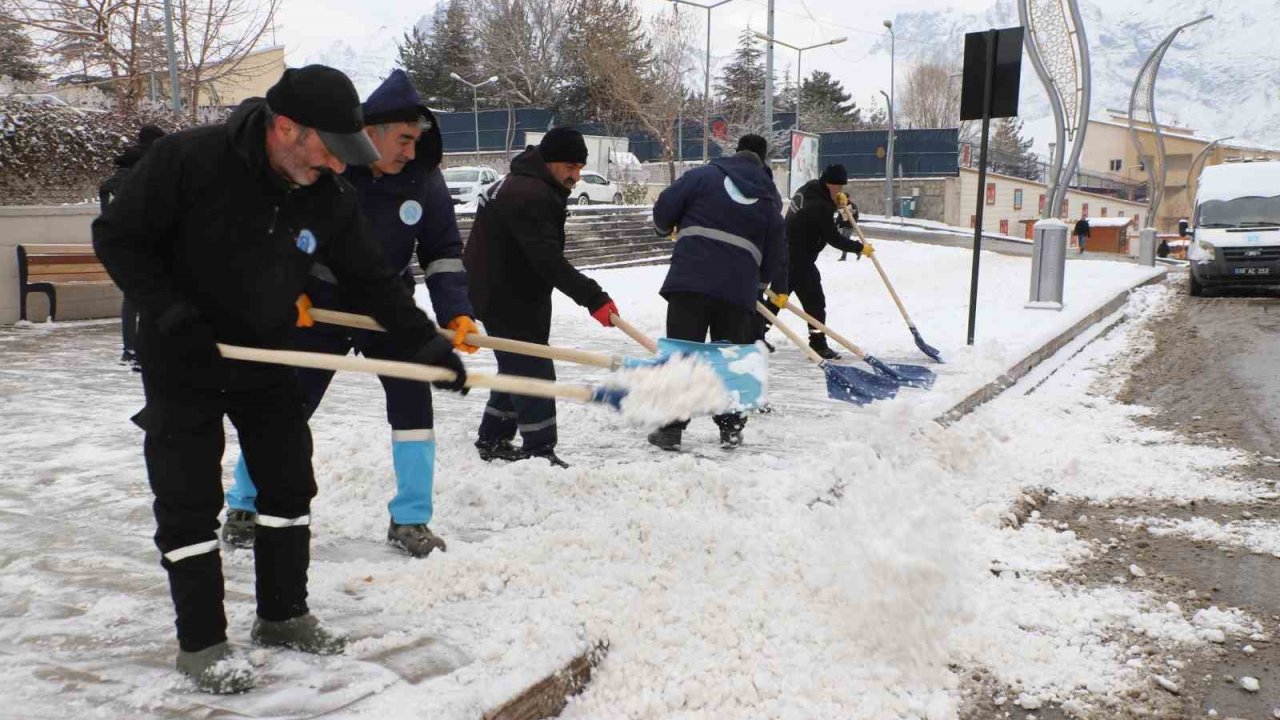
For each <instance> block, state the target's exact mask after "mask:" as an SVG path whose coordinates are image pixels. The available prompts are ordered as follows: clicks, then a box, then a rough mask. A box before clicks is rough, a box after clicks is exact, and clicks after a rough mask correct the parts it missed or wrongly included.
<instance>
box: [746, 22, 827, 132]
mask: <svg viewBox="0 0 1280 720" xmlns="http://www.w3.org/2000/svg"><path fill="white" fill-rule="evenodd" d="M754 34H755V36H756V37H758V38H760V39H761V40H764V41H766V42H776V43H778V44H779V45H781V46H782V47H785V48H791V49H792V50H795V51H796V124H795V129H796V130H799V129H800V101H801V100H802V99H803V95H804V93H803V92H802V90H803V89H804V75H803V74H802V73H801V72H800V64H801V63H802V62H803V61H804V53H805V51H806V50H813V49H814V48H820V47H825V46H827V45H839V44H840V43H842V42H845V41H846V40H848V39H849V38H847V37H838V38H836V39H835V40H828V41H826V42H820V43H817V44H814V45H807V46H805V47H799V46H796V45H791V44H788V43H784V42H782V41H781V40H778V39H776V38H773V37H771V36H769V35H765V34H764V33H762V32H757V33H754Z"/></svg>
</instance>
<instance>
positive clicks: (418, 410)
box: [223, 70, 477, 557]
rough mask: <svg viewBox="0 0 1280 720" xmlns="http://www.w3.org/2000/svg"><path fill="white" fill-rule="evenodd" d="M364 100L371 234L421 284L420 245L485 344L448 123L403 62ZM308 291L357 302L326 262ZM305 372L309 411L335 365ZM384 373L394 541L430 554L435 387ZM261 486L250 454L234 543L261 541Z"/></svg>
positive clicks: (324, 330)
mask: <svg viewBox="0 0 1280 720" xmlns="http://www.w3.org/2000/svg"><path fill="white" fill-rule="evenodd" d="M361 108H362V110H363V112H364V124H365V133H366V134H367V135H368V136H369V139H370V140H371V141H373V144H374V147H376V148H377V149H378V151H379V154H380V155H381V158H380V159H379V160H378V161H377V162H375V163H373V164H372V165H368V166H351V167H348V168H347V170H346V172H345V173H343V177H344V178H345V179H346V180H347V181H348V182H350V183H351V184H352V185H354V186H355V188H356V192H357V197H358V201H359V205H360V209H361V211H362V213H363V215H364V217H365V219H366V221H367V224H368V227H369V230H370V235H371V236H372V237H374V238H376V239H377V240H378V241H380V244H381V247H382V254H383V256H384V259H385V261H386V263H387V264H388V265H389V266H390V268H391V269H392V270H393V271H395V272H396V273H398V274H399V275H400V277H401V279H402V281H403V282H404V283H405V285H406V286H407V287H408V288H409V290H410V291H411V292H412V289H413V288H414V277H413V272H412V269H411V267H410V266H411V264H412V262H413V258H414V253H415V251H416V253H417V258H418V264H419V265H420V266H421V267H422V270H423V273H424V275H425V282H426V285H427V290H428V291H429V293H430V295H431V306H432V309H433V310H434V311H435V314H436V319H437V323H438V324H439V326H440V327H447V328H449V329H450V330H452V331H453V345H454V347H455V348H456V349H458V350H462V351H465V352H475V350H476V348H475V347H473V346H470V345H467V344H466V343H465V342H464V338H465V337H466V335H467V333H471V332H477V329H476V325H475V322H474V320H473V317H474V313H473V312H472V310H471V302H470V300H469V299H468V298H467V273H466V270H465V269H464V268H463V266H462V239H461V236H460V235H459V233H458V222H457V219H456V217H455V216H454V212H453V201H452V199H451V198H450V197H449V190H448V188H447V187H446V185H445V182H444V176H443V174H442V173H441V172H440V167H439V165H440V158H441V142H440V129H439V127H437V125H436V122H435V118H434V116H433V115H432V114H431V111H430V110H428V109H427V108H426V106H424V105H423V104H422V100H421V98H420V97H419V96H418V92H417V90H415V89H414V87H413V85H412V84H411V83H410V82H409V78H408V76H407V75H405V73H404V71H403V70H395V71H393V72H392V73H391V75H390V76H389V77H388V78H387V79H386V80H385V81H383V83H382V85H380V86H379V87H378V89H377V90H375V91H374V92H373V94H371V95H370V96H369V98H368V99H367V100H366V101H365V102H364V103H363V104H362V105H361ZM307 297H308V298H309V302H310V303H311V304H312V305H314V306H315V307H318V308H325V309H337V310H343V311H348V312H350V311H355V310H356V308H354V307H352V306H351V305H350V303H349V302H348V300H347V299H346V298H345V297H344V296H343V294H342V293H341V292H340V290H339V288H338V286H337V285H335V284H334V283H333V277H332V276H331V275H329V274H328V273H327V272H325V271H324V269H323V268H321V269H320V270H319V271H318V272H317V271H313V272H312V278H311V281H310V282H309V283H308V285H307ZM295 335H296V338H295V343H294V348H295V349H297V350H306V351H310V352H323V353H331V354H334V355H346V354H347V353H348V352H350V351H352V350H355V351H356V352H358V353H360V354H362V355H365V356H366V357H370V358H379V359H392V358H396V357H400V356H401V355H403V352H402V350H401V348H398V347H396V345H395V342H394V341H393V340H392V339H391V338H390V337H389V336H387V335H386V334H385V333H378V332H372V331H366V330H352V329H350V328H345V327H339V326H336V325H325V324H318V325H314V326H310V327H306V328H303V329H299V330H298V331H297V332H296V333H295ZM298 375H299V380H300V382H301V384H302V387H303V392H304V395H305V408H306V411H307V414H308V416H309V415H310V414H311V413H313V412H314V411H315V409H316V408H317V407H318V406H319V404H320V401H321V399H322V398H323V397H324V393H325V390H326V389H327V388H328V386H329V382H330V380H332V379H333V371H332V370H315V369H302V370H299V371H298ZM378 379H379V380H381V381H382V387H383V390H384V391H385V393H386V398H387V420H388V421H389V422H390V424H391V457H392V465H393V467H394V469H395V475H396V495H395V497H394V498H392V500H391V502H390V503H389V504H388V506H387V507H388V510H389V511H390V514H391V525H390V528H389V529H388V531H387V541H388V542H389V543H391V544H392V545H394V546H395V547H398V548H400V549H402V550H404V551H405V552H407V553H408V554H410V555H412V556H414V557H425V556H426V555H428V554H429V553H430V552H431V551H432V550H434V549H437V548H439V549H441V550H443V549H445V543H444V541H443V540H441V539H440V538H439V537H437V536H436V535H435V534H434V533H433V532H432V531H431V529H430V528H429V526H428V523H430V521H431V517H432V514H433V506H432V490H433V486H434V475H435V449H436V443H435V430H434V421H433V417H432V408H431V388H430V386H429V385H426V384H424V383H420V382H414V381H412V380H402V379H398V378H390V377H382V376H379V378H378ZM256 494H257V490H256V488H255V487H254V485H253V482H252V480H251V479H250V477H249V474H248V471H247V469H246V467H245V464H244V459H243V458H241V460H240V462H239V463H238V464H237V465H236V469H235V484H234V485H233V487H232V488H231V490H229V491H228V492H227V505H228V512H227V522H226V523H225V524H224V526H223V539H224V541H226V542H228V543H229V544H233V545H246V546H247V545H251V544H252V542H253V535H254V513H255V509H254V500H255V496H256Z"/></svg>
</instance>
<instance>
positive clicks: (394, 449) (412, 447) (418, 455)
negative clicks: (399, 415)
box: [387, 430, 436, 525]
mask: <svg viewBox="0 0 1280 720" xmlns="http://www.w3.org/2000/svg"><path fill="white" fill-rule="evenodd" d="M391 461H392V464H393V465H394V466H395V471H396V496H395V497H393V498H391V502H389V503H387V510H388V511H390V513H391V522H393V523H395V524H397V525H426V524H427V523H430V522H431V514H432V505H431V494H432V488H433V486H434V475H435V467H436V440H435V433H434V432H433V431H431V430H397V431H395V432H394V433H392V440H391Z"/></svg>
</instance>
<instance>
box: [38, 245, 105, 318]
mask: <svg viewBox="0 0 1280 720" xmlns="http://www.w3.org/2000/svg"><path fill="white" fill-rule="evenodd" d="M111 284H112V280H111V276H110V275H108V274H107V269H106V268H104V267H102V263H101V262H100V261H99V260H98V256H97V255H96V254H95V253H94V252H93V246H92V245H19V246H18V317H19V319H21V320H26V319H27V295H28V294H29V293H33V292H42V293H44V294H45V295H47V296H48V297H49V319H50V320H55V319H57V316H58V295H57V288H58V286H61V285H111Z"/></svg>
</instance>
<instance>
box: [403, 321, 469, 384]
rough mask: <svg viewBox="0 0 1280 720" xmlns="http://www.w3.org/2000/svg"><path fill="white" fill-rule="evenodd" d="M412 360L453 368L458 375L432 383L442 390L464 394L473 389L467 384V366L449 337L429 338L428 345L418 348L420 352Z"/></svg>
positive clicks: (421, 363) (448, 368) (447, 368)
mask: <svg viewBox="0 0 1280 720" xmlns="http://www.w3.org/2000/svg"><path fill="white" fill-rule="evenodd" d="M410 361H411V362H416V363H418V364H420V365H433V366H435V367H442V368H444V369H446V370H452V371H453V372H454V374H455V375H457V377H456V378H454V379H453V380H441V381H438V382H433V383H431V384H432V385H434V386H435V387H437V388H439V389H441V390H449V391H452V392H456V393H461V394H463V395H466V394H467V393H468V392H470V391H471V389H470V388H468V387H467V386H466V382H467V368H466V367H464V366H463V364H462V358H460V357H458V354H457V353H455V352H454V351H453V343H451V342H449V339H448V338H446V337H445V336H443V335H436V336H435V337H433V338H431V339H430V340H428V341H427V344H426V345H423V346H422V347H420V348H418V352H416V353H414V354H413V357H412V358H410Z"/></svg>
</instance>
